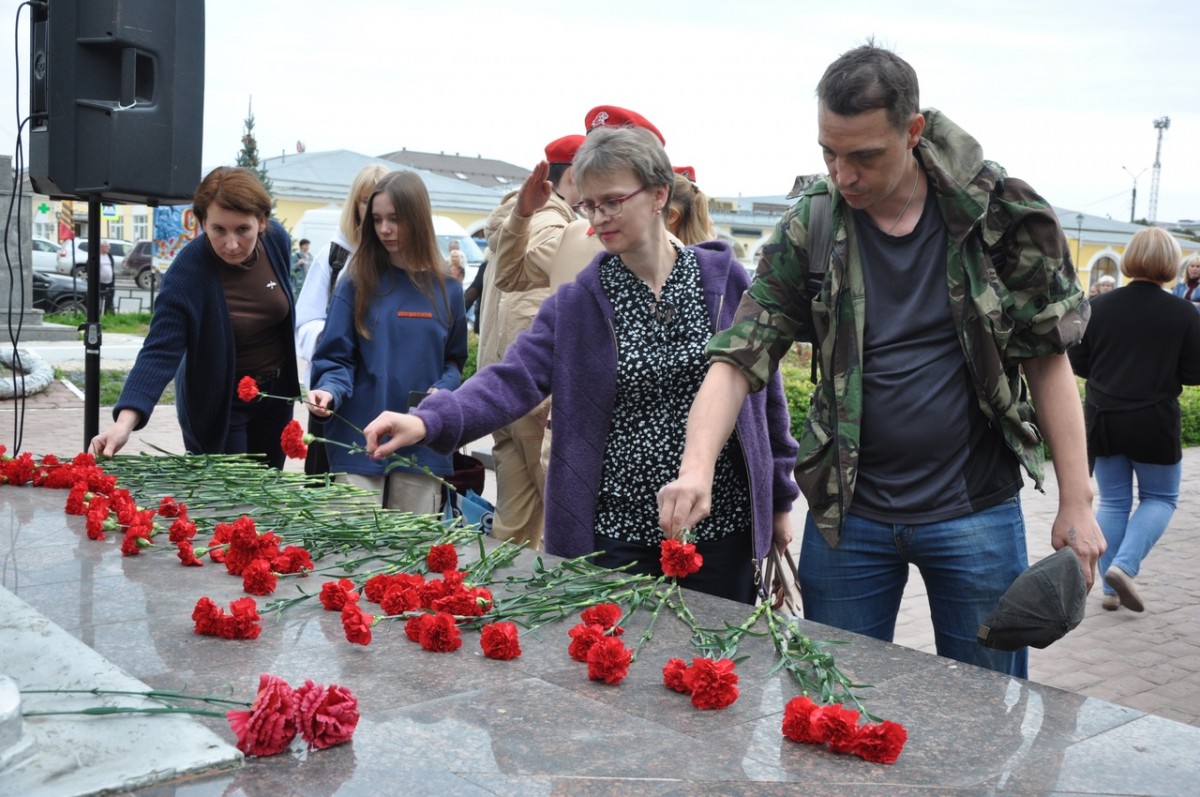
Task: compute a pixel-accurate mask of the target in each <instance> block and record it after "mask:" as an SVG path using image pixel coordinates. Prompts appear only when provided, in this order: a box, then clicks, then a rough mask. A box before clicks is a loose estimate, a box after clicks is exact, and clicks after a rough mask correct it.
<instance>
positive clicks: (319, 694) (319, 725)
mask: <svg viewBox="0 0 1200 797" xmlns="http://www.w3.org/2000/svg"><path fill="white" fill-rule="evenodd" d="M295 695H296V726H297V729H298V730H299V731H300V736H301V738H303V739H304V741H306V742H308V749H309V750H323V749H325V748H326V747H333V746H334V745H335V744H341V743H342V742H348V741H350V737H351V736H353V735H354V729H355V728H356V727H358V718H359V714H358V700H357V699H356V698H355V697H354V694H353V693H352V692H351V691H350V690H349V689H347V688H346V687H344V686H338V685H337V684H331V685H330V686H322V685H321V684H315V683H313V682H312V681H311V680H309V681H305V682H304V686H302V687H300V688H299V689H297V690H296V693H295Z"/></svg>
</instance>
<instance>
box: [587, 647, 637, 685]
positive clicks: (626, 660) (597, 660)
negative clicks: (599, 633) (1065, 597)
mask: <svg viewBox="0 0 1200 797" xmlns="http://www.w3.org/2000/svg"><path fill="white" fill-rule="evenodd" d="M632 661H633V651H632V650H630V649H629V648H627V647H625V643H624V642H622V641H621V640H619V639H617V638H616V637H611V636H606V637H603V638H601V639H600V640H599V641H597V642H596V644H594V645H592V647H591V649H589V650H588V654H587V665H588V678H590V679H592V680H593V681H603V682H604V683H606V684H609V685H610V686H611V685H614V684H619V683H621V681H622V680H624V679H625V676H626V675H628V674H629V665H630V663H631V662H632Z"/></svg>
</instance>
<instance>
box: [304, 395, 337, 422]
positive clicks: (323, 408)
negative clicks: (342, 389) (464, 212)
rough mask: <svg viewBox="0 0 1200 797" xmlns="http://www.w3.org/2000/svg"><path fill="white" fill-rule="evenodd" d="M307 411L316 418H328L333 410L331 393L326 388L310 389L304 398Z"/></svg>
mask: <svg viewBox="0 0 1200 797" xmlns="http://www.w3.org/2000/svg"><path fill="white" fill-rule="evenodd" d="M305 404H307V405H308V411H309V412H311V413H312V414H313V415H315V416H317V417H318V418H328V417H329V415H330V414H331V413H332V411H333V394H332V393H330V392H329V391H328V390H310V391H308V396H307V397H306V398H305Z"/></svg>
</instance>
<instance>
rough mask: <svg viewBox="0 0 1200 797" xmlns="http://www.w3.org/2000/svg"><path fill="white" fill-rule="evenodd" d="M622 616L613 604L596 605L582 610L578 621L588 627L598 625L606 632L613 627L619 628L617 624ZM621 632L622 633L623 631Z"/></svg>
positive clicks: (618, 607) (617, 607) (618, 608)
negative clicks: (580, 620) (581, 621)
mask: <svg viewBox="0 0 1200 797" xmlns="http://www.w3.org/2000/svg"><path fill="white" fill-rule="evenodd" d="M622 614H623V612H622V611H621V607H620V606H618V605H617V604H615V603H597V604H596V605H595V606H591V607H589V608H587V609H584V610H583V613H582V614H581V615H580V619H582V620H583V622H585V623H586V624H588V625H598V626H600V627H601V628H603V629H605V630H608V629H610V628H614V627H617V628H620V626H618V625H617V623H618V622H620V621H621V615H622ZM621 631H622V632H623V631H624V629H621ZM618 633H620V632H618Z"/></svg>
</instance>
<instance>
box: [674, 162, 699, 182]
mask: <svg viewBox="0 0 1200 797" xmlns="http://www.w3.org/2000/svg"><path fill="white" fill-rule="evenodd" d="M672 169H673V170H674V171H675V173H676V174H682V175H683V176H684V177H686V178H688V179H689V180H691V181H692V182H693V183H694V182H696V168H695V167H694V166H673V167H672Z"/></svg>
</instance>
